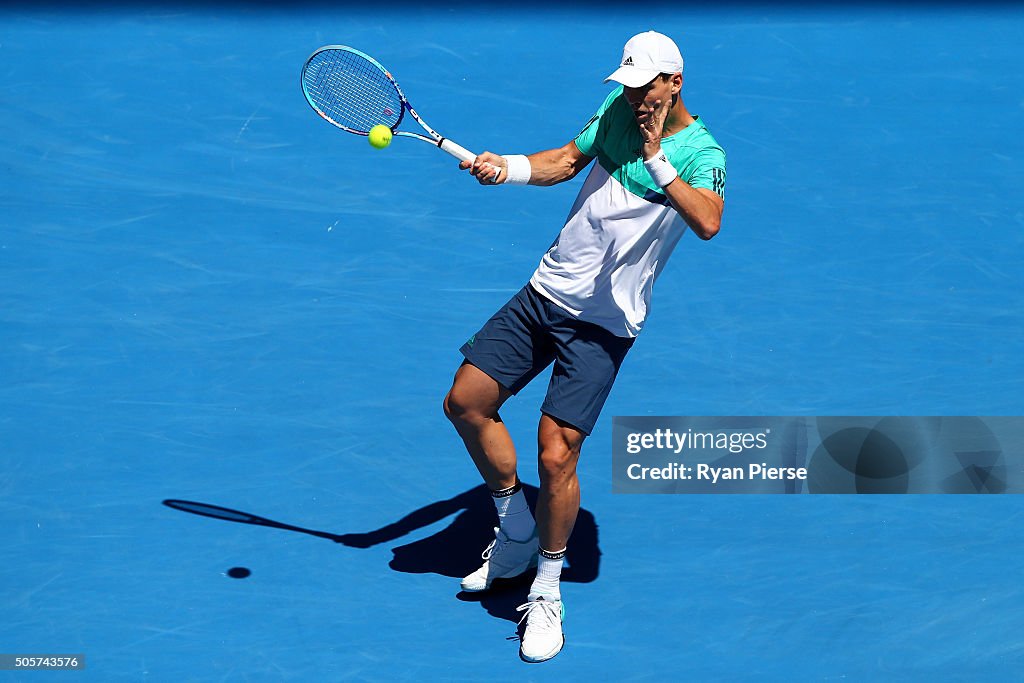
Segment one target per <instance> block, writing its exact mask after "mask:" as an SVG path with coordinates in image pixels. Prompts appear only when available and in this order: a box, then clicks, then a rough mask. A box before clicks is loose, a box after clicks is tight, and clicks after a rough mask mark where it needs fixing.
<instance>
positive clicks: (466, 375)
mask: <svg viewBox="0 0 1024 683" xmlns="http://www.w3.org/2000/svg"><path fill="white" fill-rule="evenodd" d="M682 72H683V58H682V56H681V55H680V53H679V48H678V47H676V44H675V43H674V42H673V41H672V40H671V39H670V38H668V37H667V36H664V35H662V34H660V33H655V32H654V31H649V32H647V33H641V34H639V35H636V36H633V37H632V38H630V40H629V41H628V42H627V43H626V46H625V49H624V50H623V52H622V61H621V63H620V65H619V68H618V69H616V70H615V72H614V73H612V74H611V75H610V76H609V77H608V78H607V79H606V82H607V81H615V82H617V83H619V84H621V85H620V87H617V88H615V90H613V91H612V92H611V94H610V95H608V97H607V99H605V101H604V103H603V104H602V105H601V107H600V108H599V109H598V110H597V113H596V114H594V116H593V117H592V118H591V119H590V121H588V122H587V124H586V126H584V128H583V130H582V132H580V134H579V135H577V136H576V138H575V139H574V140H572V141H571V142H569V143H568V144H567V145H565V146H564V147H561V148H559V149H551V150H547V151H543V152H538V153H536V154H531V155H529V156H523V155H510V156H500V155H497V154H492V153H490V152H484V153H483V154H480V155H479V156H478V157H476V159H475V160H474V161H472V162H462V164H461V165H460V168H463V169H467V170H469V172H470V173H471V174H472V175H473V176H474V177H475V178H476V179H477V180H478V181H479V182H480V183H482V184H484V185H503V184H504V185H509V184H511V185H525V184H530V185H554V184H556V183H561V182H565V181H566V180H569V179H571V178H573V177H575V176H576V175H577V174H578V173H580V171H582V170H583V169H584V168H586V167H587V166H588V165H589V164H590V163H591V161H593V160H594V159H595V158H596V159H597V160H598V163H597V164H595V165H594V167H593V169H592V170H591V171H590V174H589V175H588V176H587V179H586V181H585V182H584V183H583V187H582V189H581V190H580V193H579V196H578V197H577V198H576V202H575V203H574V204H573V206H572V210H571V211H570V213H569V217H568V219H567V220H566V222H565V225H564V226H563V227H562V230H561V232H560V233H559V234H558V237H557V239H555V242H554V244H552V245H551V248H550V249H548V251H547V253H546V254H544V256H543V257H542V258H541V261H540V265H539V266H538V268H537V270H536V271H535V272H534V273H533V276H532V277H531V278H530V280H529V283H528V284H527V285H526V286H525V287H523V289H522V290H521V291H520V292H519V293H518V294H516V295H515V296H514V297H513V298H512V299H511V300H510V301H509V302H508V303H507V304H506V305H505V306H504V307H502V308H501V309H500V310H499V311H498V312H497V313H496V314H495V315H494V316H493V317H492V318H491V319H490V320H488V321H487V322H486V323H485V324H484V326H483V327H482V328H481V329H480V331H479V332H477V333H476V334H475V335H473V336H472V337H470V339H469V341H467V342H466V343H465V345H463V346H462V348H461V352H462V354H463V355H464V356H465V361H464V362H463V364H462V365H461V367H459V369H458V371H457V372H456V373H455V379H454V382H453V385H452V388H451V390H450V391H449V392H448V395H447V396H446V397H445V400H444V410H445V414H446V415H447V416H448V419H450V420H451V422H452V423H453V424H454V426H455V429H456V430H457V431H458V433H459V435H460V436H461V437H462V439H463V441H464V442H465V444H466V448H467V449H468V450H469V454H470V456H472V458H473V461H474V462H475V464H476V466H477V468H478V469H479V470H480V474H481V475H482V476H483V478H484V481H485V482H486V483H487V486H488V487H489V488H490V489H491V492H492V495H493V497H494V502H495V506H496V507H497V512H498V519H499V526H498V528H496V529H495V539H494V541H493V542H492V543H491V544H490V545H489V546H488V547H487V549H486V550H485V551H484V553H483V559H484V564H483V566H482V567H480V569H478V570H477V571H475V572H473V573H472V574H470V575H469V576H467V577H466V578H465V579H463V581H462V589H463V590H465V591H483V590H486V589H488V588H490V586H491V583H492V582H493V581H494V580H495V579H502V578H510V577H513V576H517V575H519V574H522V573H524V572H526V571H528V570H529V569H530V568H531V567H533V566H534V565H536V566H537V574H536V578H535V579H534V581H533V584H532V586H531V588H530V593H529V598H528V602H527V603H526V604H524V605H521V606H520V607H519V610H520V611H522V612H524V613H525V614H524V615H523V619H524V620H525V622H526V625H525V628H524V631H523V635H522V639H521V641H520V656H521V657H522V658H523V659H524V660H526V661H528V662H541V661H544V660H547V659H550V658H552V657H554V656H555V655H556V654H558V652H559V651H560V650H561V649H562V645H563V644H564V642H565V637H564V634H563V629H562V622H563V620H564V608H563V606H562V596H561V590H560V586H559V580H560V576H561V571H562V564H563V558H564V556H565V548H566V544H567V543H568V540H569V536H570V534H571V533H572V528H573V524H574V523H575V521H576V515H577V513H578V511H579V506H580V488H579V481H578V479H577V476H576V464H577V462H578V460H579V456H580V449H581V447H582V445H583V441H584V439H585V438H586V437H587V436H588V435H589V434H590V433H591V431H592V430H593V428H594V425H595V423H596V422H597V418H598V414H599V413H600V412H601V408H602V406H603V405H604V403H605V400H606V399H607V397H608V394H609V392H610V390H611V387H612V383H613V382H614V381H615V376H616V374H617V372H618V370H619V367H620V366H621V364H622V361H623V359H624V358H625V356H626V353H627V352H628V351H629V349H630V347H631V346H632V345H633V342H634V341H635V339H636V337H637V335H638V334H639V333H640V330H641V329H642V327H643V324H644V320H645V319H646V317H647V314H648V311H649V310H650V302H651V291H652V288H653V286H654V281H655V280H656V279H657V277H658V275H659V274H660V273H661V271H662V269H664V267H665V262H666V261H667V260H668V257H669V255H670V254H671V253H672V250H673V249H674V247H675V246H676V243H677V242H678V241H679V239H680V237H682V235H683V233H684V232H685V230H686V228H687V226H689V228H690V229H691V230H692V231H693V232H694V233H696V234H697V236H698V237H700V238H701V239H704V240H708V239H711V238H712V237H714V236H715V235H716V234H717V233H718V229H719V225H720V222H721V217H722V208H723V206H724V197H725V152H724V151H723V150H722V148H721V147H720V146H719V145H718V143H716V142H715V140H714V138H712V137H711V134H710V133H709V132H708V130H707V128H706V127H705V125H704V122H703V121H702V120H700V119H699V118H698V117H696V116H692V115H691V114H690V112H689V111H688V110H687V109H686V106H685V105H684V104H683V99H682V97H681V96H680V92H681V90H682V86H683V73H682ZM495 169H497V170H495ZM552 363H554V368H553V370H552V373H551V379H550V381H549V384H548V391H547V396H546V397H545V399H544V402H543V404H542V405H541V408H540V410H541V417H540V426H539V428H538V445H539V474H540V494H539V497H538V500H537V506H536V508H537V509H536V521H535V520H534V516H533V515H532V514H531V512H530V510H529V507H528V505H527V503H526V499H525V497H524V496H523V492H522V491H521V488H520V483H519V478H518V476H517V474H516V451H515V447H514V446H513V443H512V439H511V437H510V436H509V432H508V430H507V429H506V428H505V425H504V424H503V423H502V420H501V417H500V415H499V413H498V410H499V409H500V408H501V406H502V404H503V403H504V402H505V401H506V400H507V399H508V398H509V397H510V396H512V395H514V394H516V393H518V392H519V390H520V389H522V388H523V387H524V386H526V385H527V383H529V382H530V381H531V380H532V379H533V378H534V377H536V376H537V375H538V374H540V373H541V372H542V371H543V370H544V369H545V368H546V367H547V366H548V365H550V364H552ZM520 623H522V621H521V622H520Z"/></svg>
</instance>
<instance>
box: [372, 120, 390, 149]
mask: <svg viewBox="0 0 1024 683" xmlns="http://www.w3.org/2000/svg"><path fill="white" fill-rule="evenodd" d="M369 137H370V146H371V147H374V148H376V149H384V148H385V147H387V146H388V145H390V144H391V129H390V128H388V127H387V126H385V125H376V126H374V127H373V128H371V129H370V136H369Z"/></svg>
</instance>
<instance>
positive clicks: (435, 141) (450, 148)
mask: <svg viewBox="0 0 1024 683" xmlns="http://www.w3.org/2000/svg"><path fill="white" fill-rule="evenodd" d="M328 50H342V51H345V52H350V53H352V54H354V55H356V56H358V57H360V58H362V59H365V60H366V61H367V62H369V63H370V64H372V65H373V66H375V67H377V68H378V69H380V71H381V73H383V74H384V76H385V77H386V78H387V79H388V80H389V81H390V82H391V85H392V86H394V88H395V91H396V92H397V93H398V99H399V101H400V102H401V103H402V111H401V112H400V113H399V115H398V121H396V122H395V124H394V125H393V126H391V134H392V135H394V136H402V137H408V138H416V139H417V140H423V141H424V142H429V143H431V144H432V145H435V146H436V147H438V148H440V149H441V150H443V151H445V152H447V153H448V154H451V155H452V156H453V157H455V158H456V159H458V160H460V161H470V162H471V161H473V160H474V159H475V158H476V154H474V153H472V152H470V151H469V150H468V149H466V148H465V147H463V146H462V145H459V144H457V143H456V142H454V141H452V140H450V139H448V138H446V137H444V136H443V135H441V134H440V133H438V132H437V131H436V130H434V129H433V128H431V127H430V126H429V125H427V122H426V121H424V120H423V118H422V117H421V116H420V115H419V114H417V113H416V110H415V109H413V107H412V105H411V104H409V100H408V98H406V96H405V93H404V92H402V88H401V87H400V86H399V85H398V81H397V80H395V77H394V76H392V75H391V72H390V71H388V70H387V69H385V68H384V65H383V64H381V63H380V62H378V61H377V60H376V59H374V58H373V57H371V56H370V55H368V54H366V53H365V52H362V51H361V50H357V49H355V48H354V47H349V46H348V45H324V46H323V47H321V48H318V49H317V50H316V51H315V52H313V54H311V55H310V56H309V57H308V58H307V59H306V62H305V64H303V65H302V72H301V73H300V74H299V83H300V84H301V86H302V94H303V96H305V98H306V102H307V103H308V104H309V106H310V107H312V108H313V111H315V112H316V113H317V114H319V115H320V117H321V118H323V119H324V120H325V121H327V122H328V123H330V124H331V125H333V126H337V127H338V128H340V129H342V130H343V131H345V132H348V133H354V134H356V135H362V136H364V137H366V136H368V135H369V134H370V131H362V130H356V129H355V128H349V127H348V126H345V125H342V124H340V123H338V122H337V121H335V120H334V119H332V118H331V117H330V116H328V115H327V114H326V113H325V112H324V111H323V110H322V109H320V108H319V107H318V106H317V105H316V103H315V102H314V101H313V98H312V96H310V94H309V91H308V90H307V89H306V70H307V69H308V68H309V65H310V63H311V62H312V61H313V58H314V57H316V56H317V55H318V54H320V53H321V52H326V51H328ZM405 112H409V114H410V115H411V116H412V118H413V119H414V120H415V121H416V123H418V124H420V126H421V127H422V128H423V130H425V131H426V132H427V133H428V134H429V137H427V136H426V135H421V134H420V133H415V132H413V131H407V130H398V126H399V125H401V123H402V121H403V120H404V119H405Z"/></svg>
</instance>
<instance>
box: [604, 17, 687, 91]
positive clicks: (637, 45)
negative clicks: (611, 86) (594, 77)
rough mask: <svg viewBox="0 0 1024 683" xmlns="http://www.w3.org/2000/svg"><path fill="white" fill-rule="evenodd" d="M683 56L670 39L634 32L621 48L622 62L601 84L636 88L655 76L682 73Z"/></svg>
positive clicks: (653, 34) (648, 33) (651, 33)
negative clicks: (611, 82) (613, 83)
mask: <svg viewBox="0 0 1024 683" xmlns="http://www.w3.org/2000/svg"><path fill="white" fill-rule="evenodd" d="M682 71H683V56H682V55H681V54H679V48H678V47H676V44H675V43H674V42H672V39H671V38H669V37H668V36H666V35H663V34H661V33H657V32H656V31H647V32H646V33H638V34H636V35H635V36H633V37H632V38H630V39H629V40H628V41H627V42H626V47H624V48H623V49H622V63H621V64H620V65H619V68H618V69H616V70H615V72H614V73H613V74H612V75H611V76H609V77H608V78H606V79H604V82H605V83H607V82H608V81H616V82H618V83H621V84H622V85H625V86H627V87H630V88H639V87H641V86H644V85H647V84H648V83H650V82H651V81H653V80H654V77H655V76H657V75H658V74H674V73H682Z"/></svg>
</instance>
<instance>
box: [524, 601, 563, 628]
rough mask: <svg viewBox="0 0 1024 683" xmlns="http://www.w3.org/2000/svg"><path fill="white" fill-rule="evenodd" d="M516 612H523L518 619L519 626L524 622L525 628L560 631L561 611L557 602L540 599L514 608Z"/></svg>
mask: <svg viewBox="0 0 1024 683" xmlns="http://www.w3.org/2000/svg"><path fill="white" fill-rule="evenodd" d="M516 611H517V612H525V614H523V616H522V618H521V619H519V623H520V625H521V624H522V623H523V622H524V621H525V622H526V627H527V628H529V629H531V630H535V631H536V630H540V631H555V630H557V631H558V632H561V631H562V609H561V605H560V604H559V603H558V602H557V601H551V600H545V599H544V598H540V599H537V600H530V601H529V602H527V603H524V604H522V605H520V606H519V607H516Z"/></svg>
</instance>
